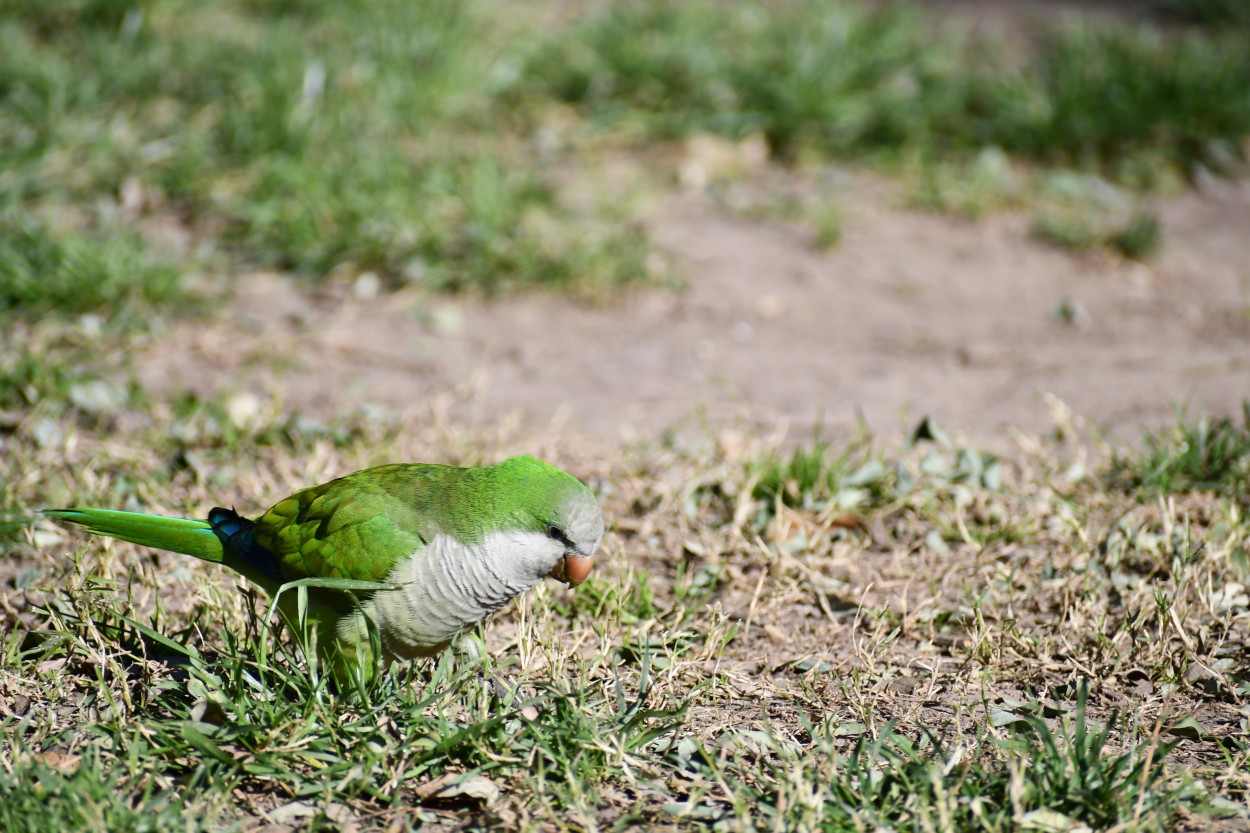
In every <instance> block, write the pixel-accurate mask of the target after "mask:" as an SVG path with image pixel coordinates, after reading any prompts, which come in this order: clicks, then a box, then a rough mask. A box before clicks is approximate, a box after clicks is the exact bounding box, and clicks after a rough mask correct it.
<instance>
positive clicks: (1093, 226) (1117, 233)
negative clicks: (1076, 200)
mask: <svg viewBox="0 0 1250 833" xmlns="http://www.w3.org/2000/svg"><path fill="white" fill-rule="evenodd" d="M1033 235H1034V236H1035V237H1036V238H1037V239H1039V240H1043V241H1045V242H1047V243H1051V244H1053V245H1056V246H1060V247H1062V248H1064V249H1072V250H1074V251H1088V250H1090V249H1105V250H1108V251H1114V252H1118V253H1119V254H1121V255H1123V256H1124V257H1126V258H1129V259H1130V260H1148V259H1150V258H1151V257H1154V256H1155V255H1156V254H1158V253H1159V250H1160V249H1161V248H1162V246H1163V230H1162V227H1161V226H1160V223H1159V217H1158V215H1157V214H1155V213H1153V212H1150V211H1137V212H1135V213H1134V214H1133V215H1132V216H1131V217H1130V218H1129V219H1128V220H1127V221H1125V222H1123V224H1116V223H1114V221H1113V220H1109V218H1107V217H1106V215H1104V214H1103V213H1102V212H1099V211H1091V210H1082V209H1079V208H1078V209H1071V208H1068V209H1054V208H1051V209H1043V210H1041V211H1040V212H1039V213H1038V215H1037V217H1036V219H1035V220H1034V221H1033Z"/></svg>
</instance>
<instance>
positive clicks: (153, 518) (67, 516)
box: [43, 509, 225, 564]
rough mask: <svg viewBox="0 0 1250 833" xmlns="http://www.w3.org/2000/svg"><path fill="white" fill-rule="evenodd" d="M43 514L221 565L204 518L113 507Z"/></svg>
mask: <svg viewBox="0 0 1250 833" xmlns="http://www.w3.org/2000/svg"><path fill="white" fill-rule="evenodd" d="M43 513H44V514H45V515H49V516H51V517H53V518H56V519H57V520H58V521H67V522H69V523H72V524H78V525H80V526H85V527H86V528H87V530H88V531H90V532H94V533H95V534H96V535H107V536H109V537H110V538H120V539H121V540H123V541H129V542H130V543H132V544H140V545H142V546H145V547H155V548H156V549H158V550H169V551H170V552H180V553H183V554H185V555H194V556H195V557H196V558H202V559H204V560H205V561H211V562H213V563H214V564H222V563H224V560H225V553H224V551H223V550H222V546H221V539H220V538H218V537H217V533H215V532H213V528H212V527H211V526H209V524H208V522H207V521H193V520H190V519H189V518H166V517H164V516H161V515H144V514H142V513H140V512H119V511H117V510H115V509H45V510H43Z"/></svg>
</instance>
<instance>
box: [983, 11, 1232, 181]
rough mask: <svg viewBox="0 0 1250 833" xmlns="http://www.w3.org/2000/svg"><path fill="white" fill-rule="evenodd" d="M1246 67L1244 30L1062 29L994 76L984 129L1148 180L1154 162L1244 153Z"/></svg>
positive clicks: (1200, 161)
mask: <svg viewBox="0 0 1250 833" xmlns="http://www.w3.org/2000/svg"><path fill="white" fill-rule="evenodd" d="M1248 71H1250V42H1247V41H1245V40H1242V39H1236V38H1219V37H1210V36H1204V35H1202V34H1198V33H1184V34H1177V35H1164V34H1163V33H1161V32H1159V31H1158V30H1155V29H1152V28H1149V27H1115V28H1107V29H1101V28H1099V29H1095V28H1076V29H1070V30H1064V31H1062V32H1060V33H1058V34H1056V35H1054V36H1052V37H1051V38H1049V39H1048V40H1047V42H1046V43H1045V45H1043V46H1042V48H1041V49H1040V50H1039V51H1038V52H1037V54H1036V55H1035V56H1033V57H1031V58H1030V59H1029V60H1028V61H1027V62H1026V64H1025V66H1024V67H1023V68H1022V70H1021V72H1020V74H1019V76H1018V77H1016V78H1014V79H1011V80H1009V81H1004V82H1002V83H1001V84H999V85H996V88H995V89H994V93H993V95H994V96H995V97H996V103H995V112H994V113H993V114H992V115H991V116H990V118H989V119H988V130H989V132H990V133H991V134H993V135H995V136H996V138H997V140H998V142H999V143H1000V144H1001V145H1002V146H1003V147H1005V148H1006V149H1007V150H1009V151H1014V152H1017V153H1023V154H1026V155H1028V156H1031V157H1034V158H1036V159H1040V160H1043V161H1049V162H1056V161H1057V162H1061V163H1065V164H1077V165H1080V166H1083V167H1087V168H1092V169H1095V170H1103V171H1107V172H1110V173H1112V174H1114V175H1116V176H1117V178H1119V179H1121V180H1124V181H1128V182H1136V183H1138V184H1146V185H1149V184H1152V183H1151V182H1150V181H1149V180H1150V179H1151V178H1152V177H1153V176H1155V173H1154V172H1153V170H1152V169H1157V168H1158V167H1159V166H1158V164H1157V162H1160V161H1161V162H1164V163H1167V164H1169V165H1171V166H1175V167H1176V168H1178V169H1180V170H1182V171H1185V172H1191V173H1192V172H1193V171H1194V170H1196V168H1197V167H1199V166H1206V167H1214V168H1217V169H1219V168H1222V167H1224V166H1225V165H1226V164H1227V163H1228V161H1229V160H1231V159H1233V158H1235V157H1236V156H1238V155H1239V154H1240V152H1241V151H1240V143H1241V139H1242V138H1243V137H1244V136H1246V135H1247V134H1250V92H1248V91H1247V88H1246V85H1245V83H1244V79H1245V77H1246V73H1247V72H1248ZM1109 90H1114V91H1115V94H1114V95H1108V94H1107V92H1108V91H1109Z"/></svg>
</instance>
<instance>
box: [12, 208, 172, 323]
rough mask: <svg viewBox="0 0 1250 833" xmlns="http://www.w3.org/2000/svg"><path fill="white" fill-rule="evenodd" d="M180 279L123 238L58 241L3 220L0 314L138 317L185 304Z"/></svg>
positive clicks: (40, 228) (39, 229) (32, 226)
mask: <svg viewBox="0 0 1250 833" xmlns="http://www.w3.org/2000/svg"><path fill="white" fill-rule="evenodd" d="M180 277H181V276H180V275H179V274H178V270H177V268H176V267H174V266H173V264H172V263H169V262H162V261H159V260H157V259H156V258H155V257H154V255H153V253H152V252H150V251H149V250H147V249H145V247H144V246H143V245H142V244H141V242H140V241H139V240H137V239H136V238H135V237H133V236H132V235H127V234H126V233H124V232H121V231H116V230H115V231H112V232H108V233H91V234H83V233H76V234H61V235H58V234H54V233H53V232H51V231H50V230H49V229H48V228H47V226H45V225H43V224H38V223H32V222H22V221H20V220H15V219H14V218H8V219H5V218H3V217H0V316H4V315H6V314H12V313H18V314H21V315H22V316H25V317H27V318H36V317H38V316H41V315H47V314H49V313H54V312H55V313H61V314H68V315H75V314H83V313H95V314H101V313H103V314H108V313H109V312H111V311H116V310H121V311H122V312H123V313H125V314H130V315H138V314H142V313H143V312H144V311H151V310H152V309H153V308H155V307H157V306H160V305H163V304H168V303H170V302H174V301H185V300H187V294H186V293H185V292H184V291H183V289H182V284H181V279H180Z"/></svg>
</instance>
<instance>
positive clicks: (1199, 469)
mask: <svg viewBox="0 0 1250 833" xmlns="http://www.w3.org/2000/svg"><path fill="white" fill-rule="evenodd" d="M1113 478H1114V480H1115V481H1116V482H1119V483H1122V484H1124V485H1126V486H1128V487H1129V488H1133V489H1141V490H1143V491H1144V492H1146V493H1148V494H1171V493H1176V492H1187V491H1193V490H1207V491H1215V492H1219V493H1223V494H1228V495H1231V496H1233V497H1238V498H1240V499H1241V500H1243V501H1245V500H1246V499H1247V497H1250V491H1248V489H1250V402H1246V403H1243V405H1242V418H1241V424H1240V425H1238V424H1237V421H1236V420H1235V419H1232V418H1228V417H1220V418H1212V417H1208V416H1206V415H1201V416H1198V417H1190V416H1189V415H1188V414H1186V413H1185V412H1183V411H1182V412H1179V413H1178V414H1177V417H1176V424H1175V425H1174V426H1172V427H1170V428H1166V429H1163V430H1161V431H1158V432H1149V433H1146V434H1145V435H1144V436H1143V438H1142V448H1141V450H1140V451H1139V452H1135V453H1134V452H1127V453H1122V454H1121V455H1119V456H1118V457H1117V458H1116V461H1115V465H1114V467H1113Z"/></svg>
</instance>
